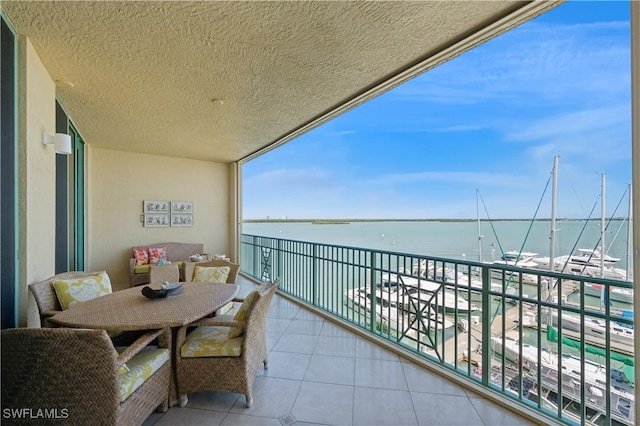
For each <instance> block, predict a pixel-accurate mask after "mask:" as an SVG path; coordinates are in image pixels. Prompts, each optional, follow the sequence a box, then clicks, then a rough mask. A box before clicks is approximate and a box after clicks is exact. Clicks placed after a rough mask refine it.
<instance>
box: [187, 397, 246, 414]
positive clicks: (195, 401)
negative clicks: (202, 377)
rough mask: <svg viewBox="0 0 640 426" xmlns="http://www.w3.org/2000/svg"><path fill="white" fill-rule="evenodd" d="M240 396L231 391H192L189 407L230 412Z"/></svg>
mask: <svg viewBox="0 0 640 426" xmlns="http://www.w3.org/2000/svg"><path fill="white" fill-rule="evenodd" d="M239 397H240V395H239V394H237V393H231V392H196V393H190V394H189V395H188V398H189V403H188V404H187V407H189V408H202V409H205V410H216V411H224V412H229V410H231V407H233V405H234V404H235V403H236V401H237V400H238V398H239Z"/></svg>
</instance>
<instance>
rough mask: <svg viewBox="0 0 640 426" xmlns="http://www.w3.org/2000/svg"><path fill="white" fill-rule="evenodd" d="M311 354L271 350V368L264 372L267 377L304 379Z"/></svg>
mask: <svg viewBox="0 0 640 426" xmlns="http://www.w3.org/2000/svg"><path fill="white" fill-rule="evenodd" d="M310 359H311V355H309V354H296V353H292V352H278V351H271V352H270V353H269V368H268V369H267V370H266V371H265V372H264V373H263V376H265V377H278V378H281V379H294V380H302V379H303V378H304V375H305V373H306V372H307V366H308V365H309V360H310Z"/></svg>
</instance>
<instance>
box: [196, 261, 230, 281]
mask: <svg viewBox="0 0 640 426" xmlns="http://www.w3.org/2000/svg"><path fill="white" fill-rule="evenodd" d="M229 271H231V268H230V267H228V266H198V265H196V267H195V270H194V271H193V281H196V282H202V283H226V282H227V278H228V277H229Z"/></svg>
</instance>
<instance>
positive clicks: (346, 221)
mask: <svg viewBox="0 0 640 426" xmlns="http://www.w3.org/2000/svg"><path fill="white" fill-rule="evenodd" d="M528 220H531V219H480V222H522V221H528ZM556 220H557V221H558V222H563V221H580V220H581V221H587V220H590V221H599V220H600V218H593V219H575V218H560V219H556ZM611 220H626V218H624V217H614V218H611ZM477 221H478V219H443V218H440V219H244V220H243V221H242V222H243V223H315V224H327V225H329V224H331V225H343V224H349V223H350V222H477ZM550 221H551V219H549V218H546V219H536V222H550Z"/></svg>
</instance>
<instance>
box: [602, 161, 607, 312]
mask: <svg viewBox="0 0 640 426" xmlns="http://www.w3.org/2000/svg"><path fill="white" fill-rule="evenodd" d="M606 185H607V175H606V174H605V173H603V174H602V189H601V195H600V196H601V200H600V207H601V209H600V242H601V245H600V278H603V277H604V257H605V256H606V254H605V253H606V252H607V250H606V245H605V241H604V230H605V223H604V222H605V215H606V206H605V199H606V198H605V188H606ZM605 300H606V299H605V286H602V287H601V290H600V306H601V308H602V309H604V306H605V303H606V302H605Z"/></svg>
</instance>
